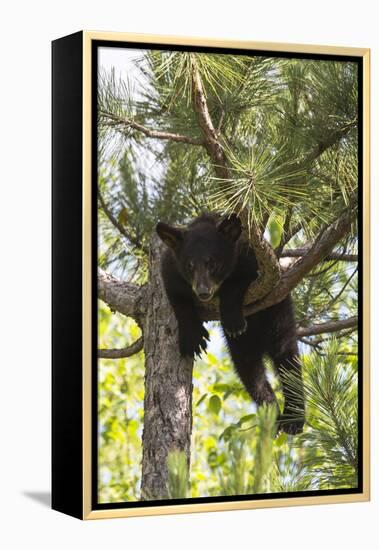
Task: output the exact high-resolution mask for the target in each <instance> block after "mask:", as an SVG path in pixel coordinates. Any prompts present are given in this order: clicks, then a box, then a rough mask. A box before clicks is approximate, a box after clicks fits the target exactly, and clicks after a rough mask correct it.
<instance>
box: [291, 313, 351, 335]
mask: <svg viewBox="0 0 379 550" xmlns="http://www.w3.org/2000/svg"><path fill="white" fill-rule="evenodd" d="M357 325H358V317H357V316H355V317H350V318H349V319H339V320H338V321H327V322H325V323H319V324H314V325H309V326H308V327H299V328H298V329H297V335H298V337H299V338H303V337H304V336H314V335H316V334H324V333H325V332H339V331H340V330H345V329H348V328H355V327H356V326H357Z"/></svg>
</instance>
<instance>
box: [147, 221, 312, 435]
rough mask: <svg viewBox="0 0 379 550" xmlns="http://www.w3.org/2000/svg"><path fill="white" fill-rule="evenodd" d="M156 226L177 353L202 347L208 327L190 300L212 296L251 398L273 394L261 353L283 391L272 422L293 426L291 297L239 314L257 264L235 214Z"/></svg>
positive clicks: (298, 398) (296, 370)
mask: <svg viewBox="0 0 379 550" xmlns="http://www.w3.org/2000/svg"><path fill="white" fill-rule="evenodd" d="M156 229H157V233H158V235H159V237H160V238H161V239H162V241H163V242H164V243H165V244H166V245H167V247H168V248H167V249H166V250H165V252H164V254H163V255H162V276H163V281H164V285H165V288H166V292H167V296H168V298H169V301H170V303H171V305H172V307H173V309H174V312H175V315H176V318H177V321H178V326H179V346H180V352H181V354H182V355H187V356H191V357H193V356H194V355H196V354H200V353H201V351H202V350H205V349H206V345H207V340H208V338H209V334H208V332H207V330H206V329H205V328H204V327H203V323H202V321H201V319H200V316H199V313H198V310H197V303H198V301H200V302H203V303H204V302H208V301H210V300H211V299H212V298H213V297H214V296H218V297H219V306H220V317H221V325H222V328H223V332H224V335H225V338H226V341H227V344H228V347H229V350H230V354H231V357H232V360H233V363H234V366H235V368H236V370H237V372H238V374H239V377H240V379H241V380H242V382H243V384H244V385H245V387H246V389H247V391H248V392H249V394H250V395H251V397H252V399H253V400H254V401H255V402H256V403H257V405H260V404H262V403H264V402H266V403H270V402H276V398H275V394H274V392H273V390H272V388H271V386H270V383H269V382H268V380H267V378H266V374H265V369H264V365H263V356H264V355H265V354H267V355H268V356H269V357H270V358H271V359H272V361H273V363H274V365H275V367H276V370H277V372H278V374H279V377H280V379H281V384H282V388H283V393H284V399H285V405H284V410H283V413H282V414H281V415H280V417H279V421H278V428H279V429H280V430H283V431H285V432H287V433H288V434H296V433H300V432H301V431H302V429H303V424H304V397H303V389H302V381H301V367H300V363H299V360H298V349H297V339H296V325H295V317H294V313H293V307H292V300H291V297H290V296H287V298H285V299H284V300H283V301H282V302H280V303H279V304H276V305H274V306H271V307H269V308H267V309H265V310H262V311H259V312H257V313H254V314H252V315H249V316H248V317H246V318H245V317H244V315H243V299H244V295H245V292H246V290H247V288H248V286H249V285H250V283H251V282H252V281H254V280H255V279H256V278H257V276H258V265H257V260H256V258H255V255H254V252H253V250H252V249H251V247H249V245H248V244H247V242H244V241H243V239H242V237H241V222H240V220H239V218H238V217H237V216H236V215H235V214H232V215H231V216H229V217H221V216H219V215H218V214H213V213H205V214H202V215H201V216H199V217H198V218H196V219H194V220H193V221H192V222H191V223H190V224H189V225H188V226H187V227H184V228H179V227H174V226H171V225H168V224H166V223H162V222H159V223H158V224H157V228H156ZM289 375H290V378H292V380H293V377H295V380H296V384H295V387H296V391H294V389H293V388H294V385H293V383H291V384H289V383H288V378H289Z"/></svg>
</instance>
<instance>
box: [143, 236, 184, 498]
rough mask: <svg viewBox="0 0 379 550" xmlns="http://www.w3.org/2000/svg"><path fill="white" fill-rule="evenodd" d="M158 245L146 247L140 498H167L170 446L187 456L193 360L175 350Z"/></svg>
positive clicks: (173, 322) (175, 333) (174, 327)
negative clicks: (148, 265)
mask: <svg viewBox="0 0 379 550" xmlns="http://www.w3.org/2000/svg"><path fill="white" fill-rule="evenodd" d="M162 248H163V245H162V244H161V243H160V242H159V241H158V237H157V236H154V237H153V239H152V242H151V247H150V276H149V285H148V287H147V311H146V320H145V324H144V340H145V345H144V349H145V403H144V411H145V418H144V429H143V436H142V446H143V457H142V483H141V493H142V498H144V499H146V500H152V499H153V500H154V499H162V498H167V479H168V475H167V457H168V453H169V452H170V451H173V450H175V449H177V450H180V451H184V452H185V453H186V456H187V459H188V464H189V460H190V444H191V429H192V370H193V360H192V359H188V358H183V357H181V356H180V354H179V346H178V327H177V322H176V318H175V315H174V313H173V310H172V308H171V305H170V303H169V301H168V299H167V296H166V293H165V290H164V287H163V281H162V277H161V273H160V255H161V252H162Z"/></svg>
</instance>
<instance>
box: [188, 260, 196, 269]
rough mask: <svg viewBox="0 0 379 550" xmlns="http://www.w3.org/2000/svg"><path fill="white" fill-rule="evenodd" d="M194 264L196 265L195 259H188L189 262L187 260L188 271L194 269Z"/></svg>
mask: <svg viewBox="0 0 379 550" xmlns="http://www.w3.org/2000/svg"><path fill="white" fill-rule="evenodd" d="M194 265H195V263H194V261H193V260H188V262H187V270H188V271H193V268H194Z"/></svg>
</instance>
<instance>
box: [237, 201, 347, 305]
mask: <svg viewBox="0 0 379 550" xmlns="http://www.w3.org/2000/svg"><path fill="white" fill-rule="evenodd" d="M352 218H353V212H352V211H351V210H346V211H345V212H344V213H343V214H341V215H340V216H339V217H338V218H337V219H336V220H335V221H334V222H333V223H332V224H331V225H329V226H327V227H324V228H323V229H322V230H321V231H320V233H319V234H318V236H317V238H316V240H315V241H314V243H313V245H312V246H311V247H310V248H309V249H308V252H307V253H306V254H305V255H304V256H302V257H301V258H299V259H298V260H297V261H296V262H295V263H294V264H293V266H292V267H290V268H289V269H288V270H287V271H285V272H284V273H283V274H282V276H281V280H280V282H279V283H278V284H277V285H276V287H275V288H273V289H272V291H271V292H270V293H269V294H268V295H267V296H265V297H264V298H263V299H262V300H260V301H259V302H257V303H254V304H251V305H249V306H247V307H246V308H245V315H250V314H252V313H255V312H256V311H260V310H262V309H266V308H267V307H269V306H271V305H274V304H277V303H279V302H281V301H282V300H284V298H285V297H286V296H287V295H288V294H289V293H290V292H291V290H292V289H293V288H295V286H296V285H297V284H298V283H299V282H300V281H301V280H302V279H303V277H305V275H307V274H308V273H309V272H310V271H311V270H312V269H313V268H314V267H315V266H316V265H317V264H318V263H320V262H321V261H322V260H323V259H324V258H325V257H326V256H328V254H330V253H331V252H332V250H333V248H334V247H335V246H336V244H337V243H338V242H339V241H340V240H341V239H342V238H343V237H344V236H345V235H346V234H347V233H348V231H349V229H350V226H351V222H352ZM253 284H254V283H253ZM246 299H248V294H247V295H246ZM246 303H247V302H246V300H245V304H246Z"/></svg>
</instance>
